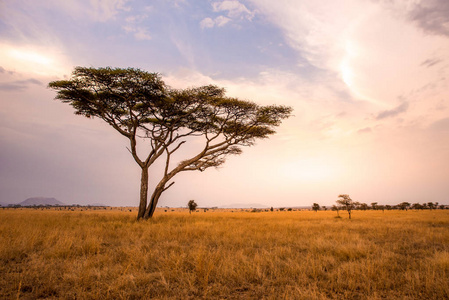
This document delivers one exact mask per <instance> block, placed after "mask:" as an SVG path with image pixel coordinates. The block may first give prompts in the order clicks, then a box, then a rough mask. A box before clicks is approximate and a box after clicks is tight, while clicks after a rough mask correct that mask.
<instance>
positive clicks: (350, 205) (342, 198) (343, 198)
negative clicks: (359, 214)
mask: <svg viewBox="0 0 449 300" xmlns="http://www.w3.org/2000/svg"><path fill="white" fill-rule="evenodd" d="M337 203H338V204H340V205H341V206H343V208H344V209H346V211H347V212H348V214H349V219H351V213H352V210H353V209H354V201H352V199H351V197H349V195H347V194H341V195H338V200H337Z"/></svg>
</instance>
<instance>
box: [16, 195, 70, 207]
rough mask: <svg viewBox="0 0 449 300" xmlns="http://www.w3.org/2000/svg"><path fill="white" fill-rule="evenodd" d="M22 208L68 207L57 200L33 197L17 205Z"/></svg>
mask: <svg viewBox="0 0 449 300" xmlns="http://www.w3.org/2000/svg"><path fill="white" fill-rule="evenodd" d="M17 204H18V205H21V206H33V205H66V204H65V203H63V202H61V201H59V200H57V199H55V198H46V197H33V198H28V199H26V200H25V201H22V202H20V203H17Z"/></svg>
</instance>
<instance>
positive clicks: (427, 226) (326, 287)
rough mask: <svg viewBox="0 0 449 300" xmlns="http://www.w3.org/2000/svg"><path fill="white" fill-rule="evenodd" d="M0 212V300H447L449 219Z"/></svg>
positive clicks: (448, 214)
mask: <svg viewBox="0 0 449 300" xmlns="http://www.w3.org/2000/svg"><path fill="white" fill-rule="evenodd" d="M340 215H341V216H342V218H335V216H336V213H335V212H331V211H326V212H324V211H320V212H317V213H315V212H310V211H293V212H287V211H285V212H261V213H251V212H230V211H215V212H211V211H209V212H202V211H201V212H199V213H193V214H191V215H189V213H188V212H187V211H173V212H172V211H168V212H164V211H163V210H162V211H159V212H156V214H155V217H154V219H152V220H150V221H143V222H142V221H141V222H137V221H135V217H136V213H135V212H129V211H118V210H108V211H55V210H43V211H39V210H32V209H17V210H12V209H11V210H10V209H5V210H0V274H1V276H0V298H1V299H36V298H49V299H52V298H64V299H197V298H203V299H449V210H432V211H428V210H427V211H385V212H384V213H383V212H381V211H354V213H353V219H352V220H349V219H348V218H347V214H345V213H343V212H340Z"/></svg>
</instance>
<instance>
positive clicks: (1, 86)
mask: <svg viewBox="0 0 449 300" xmlns="http://www.w3.org/2000/svg"><path fill="white" fill-rule="evenodd" d="M2 73H3V72H2ZM31 85H43V84H42V82H40V81H39V80H37V79H34V78H30V79H27V80H16V81H12V82H0V90H2V91H22V90H24V89H26V88H28V87H30V86H31Z"/></svg>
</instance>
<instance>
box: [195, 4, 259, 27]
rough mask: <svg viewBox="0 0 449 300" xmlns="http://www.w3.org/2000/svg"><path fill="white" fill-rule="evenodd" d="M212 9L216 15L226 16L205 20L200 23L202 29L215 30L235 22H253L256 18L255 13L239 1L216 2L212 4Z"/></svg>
mask: <svg viewBox="0 0 449 300" xmlns="http://www.w3.org/2000/svg"><path fill="white" fill-rule="evenodd" d="M212 9H213V11H214V12H216V13H225V15H220V16H218V17H216V18H213V19H212V18H210V17H207V18H204V19H203V20H202V21H201V22H200V27H201V29H204V28H213V27H215V26H217V27H222V26H225V25H226V24H228V23H230V22H231V21H233V20H247V21H252V19H253V18H254V12H252V11H250V10H249V9H248V8H247V7H246V6H245V5H244V4H242V3H240V2H239V1H237V0H232V1H229V0H226V1H222V2H214V3H212Z"/></svg>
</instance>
